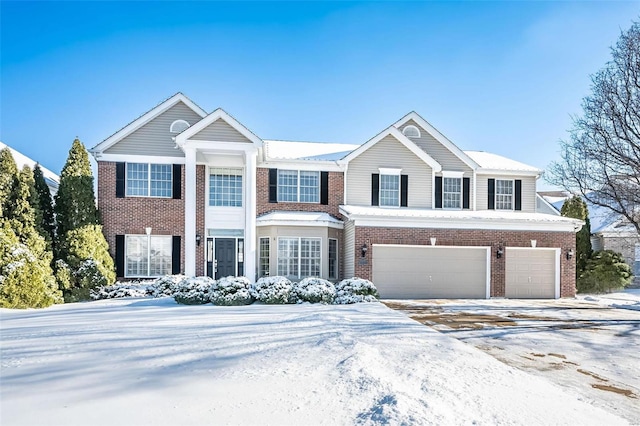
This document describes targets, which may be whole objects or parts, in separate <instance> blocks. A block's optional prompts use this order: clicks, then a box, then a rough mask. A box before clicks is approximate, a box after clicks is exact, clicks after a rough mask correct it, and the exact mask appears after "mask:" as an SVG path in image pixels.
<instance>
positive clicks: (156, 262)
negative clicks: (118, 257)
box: [125, 235, 172, 277]
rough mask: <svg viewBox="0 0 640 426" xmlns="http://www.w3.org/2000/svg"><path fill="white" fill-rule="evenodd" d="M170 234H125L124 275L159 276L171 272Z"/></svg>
mask: <svg viewBox="0 0 640 426" xmlns="http://www.w3.org/2000/svg"><path fill="white" fill-rule="evenodd" d="M171 250H172V237H171V236H170V235H126V236H125V277H160V276H163V275H168V274H171Z"/></svg>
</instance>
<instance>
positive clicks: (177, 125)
mask: <svg viewBox="0 0 640 426" xmlns="http://www.w3.org/2000/svg"><path fill="white" fill-rule="evenodd" d="M189 126H190V124H189V123H187V122H186V121H184V120H176V121H174V122H173V123H171V127H169V131H170V132H171V133H182V132H184V131H185V130H187V129H188V128H189Z"/></svg>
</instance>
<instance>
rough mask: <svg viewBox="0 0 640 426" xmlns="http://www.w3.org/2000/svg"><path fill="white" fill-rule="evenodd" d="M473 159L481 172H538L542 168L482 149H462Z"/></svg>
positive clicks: (540, 171)
mask: <svg viewBox="0 0 640 426" xmlns="http://www.w3.org/2000/svg"><path fill="white" fill-rule="evenodd" d="M464 153H465V154H467V155H468V156H469V158H471V159H472V160H473V161H475V162H476V164H478V166H480V168H482V169H483V170H482V171H483V172H491V171H501V172H517V173H521V172H527V173H535V174H540V173H542V170H540V169H538V168H536V167H533V166H529V165H528V164H524V163H521V162H519V161H516V160H512V159H510V158H507V157H503V156H501V155H498V154H492V153H490V152H484V151H464Z"/></svg>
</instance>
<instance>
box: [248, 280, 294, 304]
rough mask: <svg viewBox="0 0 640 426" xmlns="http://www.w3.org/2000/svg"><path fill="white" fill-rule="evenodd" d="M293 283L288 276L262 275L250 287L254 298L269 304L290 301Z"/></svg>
mask: <svg viewBox="0 0 640 426" xmlns="http://www.w3.org/2000/svg"><path fill="white" fill-rule="evenodd" d="M292 287H293V283H292V282H291V281H289V280H288V279H287V278H286V277H279V276H276V277H262V278H260V279H259V280H258V281H257V282H255V283H254V284H251V286H250V287H249V292H250V293H251V296H253V298H254V299H256V300H258V301H260V302H263V303H269V304H284V303H289V300H290V297H291V289H292Z"/></svg>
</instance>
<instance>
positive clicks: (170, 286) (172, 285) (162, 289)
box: [147, 275, 187, 297]
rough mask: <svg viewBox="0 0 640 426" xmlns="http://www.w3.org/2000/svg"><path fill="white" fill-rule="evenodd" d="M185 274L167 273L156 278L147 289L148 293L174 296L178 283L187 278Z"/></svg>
mask: <svg viewBox="0 0 640 426" xmlns="http://www.w3.org/2000/svg"><path fill="white" fill-rule="evenodd" d="M186 278H187V277H185V276H184V275H165V276H163V277H160V278H158V279H156V280H155V281H154V282H153V283H152V284H151V285H150V286H149V288H148V289H147V294H148V295H149V296H153V297H163V296H173V293H174V292H175V290H176V288H177V286H178V284H180V282H182V281H183V280H185V279H186Z"/></svg>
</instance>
